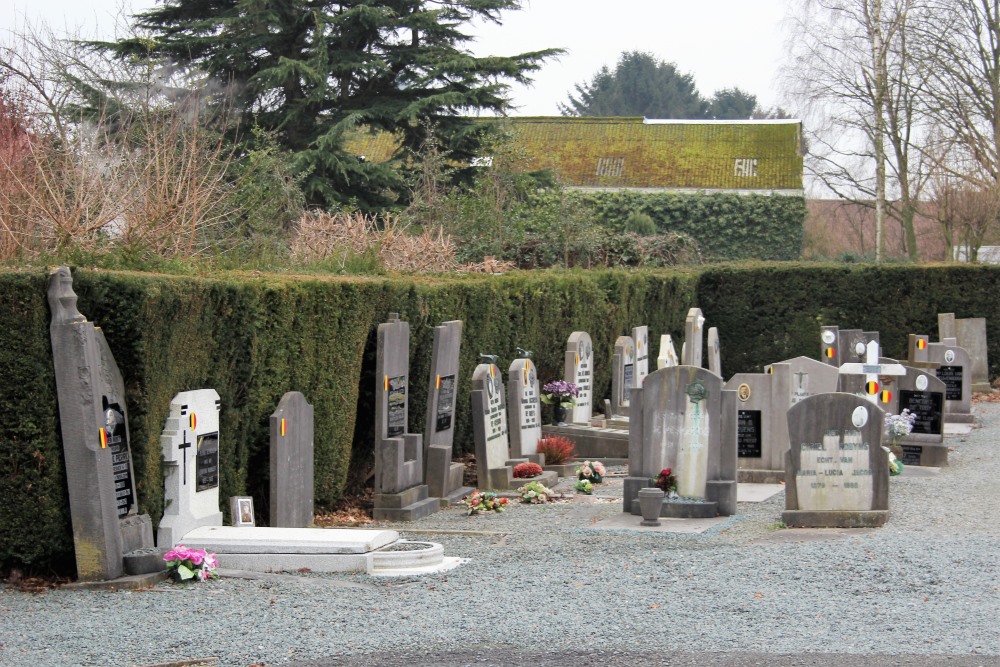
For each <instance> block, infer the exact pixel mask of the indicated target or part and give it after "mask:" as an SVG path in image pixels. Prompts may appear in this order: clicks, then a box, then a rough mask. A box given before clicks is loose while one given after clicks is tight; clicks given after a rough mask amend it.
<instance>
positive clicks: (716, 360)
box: [708, 327, 722, 377]
mask: <svg viewBox="0 0 1000 667" xmlns="http://www.w3.org/2000/svg"><path fill="white" fill-rule="evenodd" d="M708 370H710V371H712V372H713V373H715V374H716V375H718V376H719V377H722V350H720V349H719V330H718V328H716V327H709V328H708Z"/></svg>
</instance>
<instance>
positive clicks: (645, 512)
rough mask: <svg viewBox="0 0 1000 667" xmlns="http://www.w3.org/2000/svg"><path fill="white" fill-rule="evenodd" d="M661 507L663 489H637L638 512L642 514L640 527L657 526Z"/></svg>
mask: <svg viewBox="0 0 1000 667" xmlns="http://www.w3.org/2000/svg"><path fill="white" fill-rule="evenodd" d="M662 506H663V489H657V488H655V487H651V488H646V489H639V511H640V512H642V523H640V524H639V525H640V526H659V525H660V508H661V507H662Z"/></svg>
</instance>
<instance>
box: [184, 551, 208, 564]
mask: <svg viewBox="0 0 1000 667" xmlns="http://www.w3.org/2000/svg"><path fill="white" fill-rule="evenodd" d="M188 560H190V561H191V563H192V564H194V565H201V564H202V562H203V561H204V560H205V552H204V551H202V550H201V549H191V551H189V552H188Z"/></svg>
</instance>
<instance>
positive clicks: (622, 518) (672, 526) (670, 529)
mask: <svg viewBox="0 0 1000 667" xmlns="http://www.w3.org/2000/svg"><path fill="white" fill-rule="evenodd" d="M729 520H730V519H729V517H726V516H717V517H710V518H707V519H671V518H668V517H661V518H660V525H659V526H640V525H639V522H640V521H641V517H636V516H634V515H632V514H616V515H614V516H612V517H609V518H607V519H602V520H601V521H598V522H597V523H594V524H590V525H588V526H585V529H586V530H635V531H642V532H652V533H677V534H687V535H697V534H700V533H704V532H707V531H709V530H711V529H712V528H715V527H716V526H720V525H722V524H724V523H726V522H727V521H729Z"/></svg>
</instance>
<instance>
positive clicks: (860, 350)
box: [854, 341, 868, 356]
mask: <svg viewBox="0 0 1000 667" xmlns="http://www.w3.org/2000/svg"><path fill="white" fill-rule="evenodd" d="M867 350H868V348H867V347H865V344H864V343H862V342H861V341H858V342H857V343H855V344H854V353H855V354H857V355H858V356H861V355H863V354H864V353H865V352H866V351H867Z"/></svg>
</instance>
